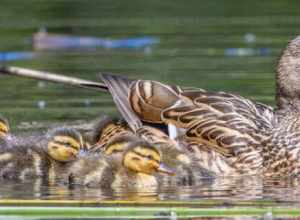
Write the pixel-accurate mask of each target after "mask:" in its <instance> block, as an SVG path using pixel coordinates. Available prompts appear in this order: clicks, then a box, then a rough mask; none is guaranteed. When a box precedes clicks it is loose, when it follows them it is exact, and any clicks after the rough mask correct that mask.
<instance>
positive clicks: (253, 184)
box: [0, 176, 300, 205]
mask: <svg viewBox="0 0 300 220" xmlns="http://www.w3.org/2000/svg"><path fill="white" fill-rule="evenodd" d="M299 184H300V180H299V179H267V180H264V181H262V179H261V178H260V177H257V176H245V177H239V178H237V177H235V178H233V177H227V178H225V177H224V178H216V179H211V180H199V181H197V183H196V184H194V185H190V186H177V187H175V186H172V187H170V186H167V185H162V186H160V187H159V188H158V189H151V188H144V189H139V191H122V190H115V191H113V190H109V189H107V190H103V189H102V190H101V189H98V188H89V187H84V186H78V185H76V186H68V185H62V184H57V185H51V186H46V185H42V182H41V181H39V180H35V181H32V182H31V181H30V182H23V183H16V182H12V181H4V180H2V181H1V188H0V195H1V196H0V198H1V199H16V198H18V199H47V200H48V199H52V200H69V199H75V200H82V199H84V200H128V201H138V202H154V201H170V200H174V201H178V200H180V201H182V202H184V201H202V202H203V204H205V201H211V200H216V201H224V202H226V203H227V204H230V203H232V204H236V203H237V204H238V202H241V201H247V202H251V201H253V205H255V204H256V203H255V202H257V201H274V202H275V203H274V204H276V203H278V204H281V205H282V204H285V203H286V204H290V203H291V202H293V203H295V205H296V204H297V203H299V202H300V188H299ZM224 204H225V203H224Z"/></svg>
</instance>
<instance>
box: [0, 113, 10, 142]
mask: <svg viewBox="0 0 300 220" xmlns="http://www.w3.org/2000/svg"><path fill="white" fill-rule="evenodd" d="M9 130H10V129H9V124H8V120H7V119H6V118H4V117H3V116H2V115H0V139H3V138H5V137H6V136H7V135H8V133H9Z"/></svg>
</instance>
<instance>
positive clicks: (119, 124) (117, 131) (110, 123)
mask: <svg viewBox="0 0 300 220" xmlns="http://www.w3.org/2000/svg"><path fill="white" fill-rule="evenodd" d="M129 133H132V131H131V130H130V128H129V127H128V126H127V124H126V122H125V121H124V120H121V119H118V118H111V117H109V116H107V115H104V116H102V117H101V118H100V119H99V120H98V121H97V122H96V123H95V125H94V128H93V132H92V135H91V136H92V137H91V139H92V141H91V142H92V143H91V145H92V146H91V149H90V150H91V151H92V152H99V151H101V150H102V148H103V147H104V146H105V145H106V144H107V143H108V142H109V141H110V140H112V139H113V138H114V137H116V136H119V135H121V134H122V135H123V134H124V135H125V134H129Z"/></svg>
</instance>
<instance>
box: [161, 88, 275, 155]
mask: <svg viewBox="0 0 300 220" xmlns="http://www.w3.org/2000/svg"><path fill="white" fill-rule="evenodd" d="M181 96H182V97H183V98H182V99H188V100H190V103H189V104H187V105H186V104H182V105H178V106H173V107H170V108H169V109H166V110H165V111H163V113H162V118H163V120H164V121H166V123H172V124H175V125H176V126H179V127H182V128H186V133H185V136H186V138H187V139H188V140H191V141H196V142H199V143H202V144H205V145H207V146H209V147H211V148H213V149H215V150H216V151H217V152H219V153H221V154H223V155H225V156H236V155H237V154H240V153H241V152H243V153H244V152H246V151H249V152H250V151H251V150H253V149H256V148H257V147H259V145H260V143H261V140H262V138H263V136H264V135H266V133H267V132H268V130H270V129H271V128H272V127H273V126H274V118H275V117H274V112H273V109H272V108H271V107H268V106H265V105H263V104H260V103H256V102H252V101H251V100H248V99H245V98H243V97H240V96H236V95H232V94H228V93H223V92H206V91H204V90H199V91H183V92H182V93H181ZM185 103H188V102H186V101H185Z"/></svg>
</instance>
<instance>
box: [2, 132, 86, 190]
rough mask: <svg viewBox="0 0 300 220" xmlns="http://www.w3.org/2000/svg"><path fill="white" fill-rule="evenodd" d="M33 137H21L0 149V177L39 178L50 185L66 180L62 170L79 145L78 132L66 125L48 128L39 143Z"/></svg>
mask: <svg viewBox="0 0 300 220" xmlns="http://www.w3.org/2000/svg"><path fill="white" fill-rule="evenodd" d="M35 142H36V138H31V139H30V140H22V143H21V144H16V146H5V147H2V148H1V150H0V178H4V179H14V180H21V181H25V180H30V179H32V178H42V179H43V180H44V181H45V183H49V184H53V183H55V182H56V181H57V180H58V179H60V180H62V181H64V182H66V181H68V176H67V175H65V172H66V170H67V168H68V166H70V165H71V164H72V163H71V162H72V161H74V160H75V159H76V158H77V156H78V154H79V152H80V150H81V148H82V137H81V135H80V134H79V133H78V132H77V131H75V130H73V129H69V128H59V129H55V130H53V131H50V132H48V133H47V134H46V136H45V137H43V140H41V141H40V143H39V144H36V143H35Z"/></svg>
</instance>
